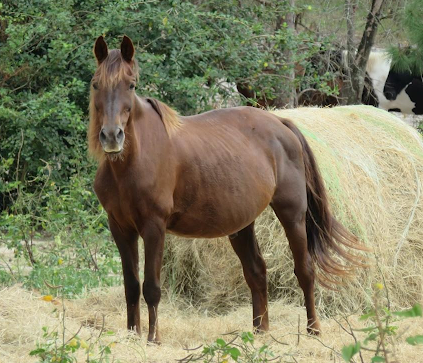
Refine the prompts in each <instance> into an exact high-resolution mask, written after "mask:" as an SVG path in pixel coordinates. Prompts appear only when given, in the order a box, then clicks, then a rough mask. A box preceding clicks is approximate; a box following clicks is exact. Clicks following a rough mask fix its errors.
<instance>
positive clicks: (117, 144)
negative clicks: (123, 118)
mask: <svg viewBox="0 0 423 363" xmlns="http://www.w3.org/2000/svg"><path fill="white" fill-rule="evenodd" d="M99 138H100V143H101V146H102V147H103V150H104V152H105V153H107V154H118V153H120V152H121V151H122V150H123V143H124V141H125V132H124V131H123V128H122V127H120V126H116V127H113V128H110V127H103V128H102V129H101V131H100V135H99Z"/></svg>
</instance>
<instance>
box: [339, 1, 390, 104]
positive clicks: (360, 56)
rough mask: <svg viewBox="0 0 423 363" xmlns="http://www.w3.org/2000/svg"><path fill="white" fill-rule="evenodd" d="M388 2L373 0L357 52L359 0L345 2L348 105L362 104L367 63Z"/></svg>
mask: <svg viewBox="0 0 423 363" xmlns="http://www.w3.org/2000/svg"><path fill="white" fill-rule="evenodd" d="M385 3H386V0H372V5H371V8H370V11H369V14H368V15H367V22H366V26H365V28H364V32H363V36H362V37H361V41H360V44H359V46H358V48H357V52H355V49H354V15H355V9H356V8H357V6H358V0H345V15H346V19H347V36H348V39H347V50H348V56H347V61H348V67H347V81H346V82H345V84H346V87H345V89H344V92H343V96H344V98H345V99H346V102H347V104H350V105H351V104H357V103H360V102H361V97H362V94H363V87H364V77H365V74H366V66H367V61H368V59H369V54H370V51H371V49H372V46H373V44H374V41H375V37H376V33H377V27H378V25H379V18H380V13H381V10H382V7H383V5H384V4H385Z"/></svg>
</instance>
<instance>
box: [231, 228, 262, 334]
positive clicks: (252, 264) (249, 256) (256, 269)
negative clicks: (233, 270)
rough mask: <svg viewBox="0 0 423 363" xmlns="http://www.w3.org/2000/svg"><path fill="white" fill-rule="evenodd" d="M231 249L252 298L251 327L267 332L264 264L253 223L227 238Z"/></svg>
mask: <svg viewBox="0 0 423 363" xmlns="http://www.w3.org/2000/svg"><path fill="white" fill-rule="evenodd" d="M229 240H230V242H231V244H232V247H233V249H234V251H235V252H236V254H237V255H238V257H239V259H240V260H241V264H242V269H243V272H244V277H245V280H246V281H247V284H248V286H249V288H250V290H251V295H252V298H253V326H254V330H255V331H257V332H260V331H267V330H269V317H268V312H267V279H266V264H265V262H264V259H263V257H262V255H261V253H260V249H259V246H258V244H257V240H256V237H255V234H254V222H253V223H251V224H250V225H249V226H247V227H245V228H244V229H242V230H241V231H239V232H238V233H235V234H233V235H231V236H229Z"/></svg>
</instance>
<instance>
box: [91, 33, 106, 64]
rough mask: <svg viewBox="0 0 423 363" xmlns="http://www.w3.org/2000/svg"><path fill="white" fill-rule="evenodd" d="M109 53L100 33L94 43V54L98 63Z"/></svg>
mask: <svg viewBox="0 0 423 363" xmlns="http://www.w3.org/2000/svg"><path fill="white" fill-rule="evenodd" d="M108 54H109V51H108V49H107V44H106V42H105V41H104V38H103V36H102V35H100V36H99V37H98V38H97V40H96V41H95V44H94V55H95V57H96V58H97V62H98V64H100V63H102V62H103V61H104V60H105V59H106V58H107V55H108Z"/></svg>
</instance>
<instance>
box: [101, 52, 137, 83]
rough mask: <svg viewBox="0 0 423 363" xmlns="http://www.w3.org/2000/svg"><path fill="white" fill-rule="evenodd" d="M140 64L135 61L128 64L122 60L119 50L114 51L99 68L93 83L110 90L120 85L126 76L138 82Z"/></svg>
mask: <svg viewBox="0 0 423 363" xmlns="http://www.w3.org/2000/svg"><path fill="white" fill-rule="evenodd" d="M138 73H139V69H138V63H137V61H136V60H135V59H134V60H132V61H131V62H127V61H125V60H124V59H123V58H122V55H121V53H120V50H119V49H112V50H111V51H110V52H109V54H108V56H107V57H106V59H105V60H104V61H103V62H102V63H101V64H100V65H99V66H98V68H97V70H96V72H95V74H94V77H93V82H96V83H98V84H99V85H100V86H103V87H106V88H110V87H113V86H115V85H116V84H117V83H119V82H120V81H121V80H122V79H123V78H124V77H125V76H126V77H130V78H134V79H135V80H136V81H138Z"/></svg>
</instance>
